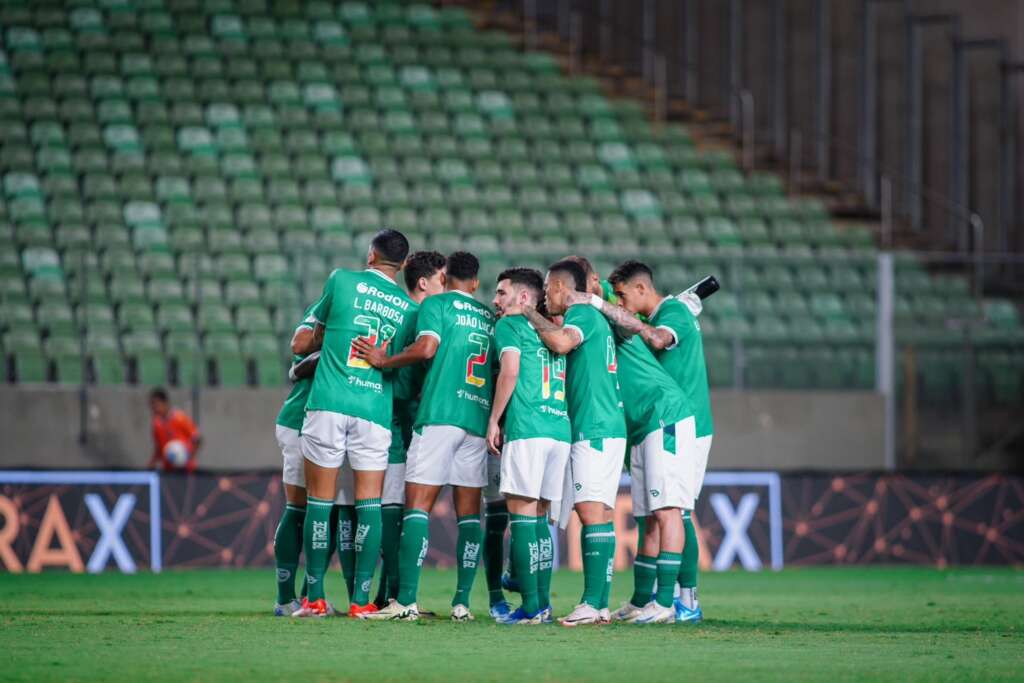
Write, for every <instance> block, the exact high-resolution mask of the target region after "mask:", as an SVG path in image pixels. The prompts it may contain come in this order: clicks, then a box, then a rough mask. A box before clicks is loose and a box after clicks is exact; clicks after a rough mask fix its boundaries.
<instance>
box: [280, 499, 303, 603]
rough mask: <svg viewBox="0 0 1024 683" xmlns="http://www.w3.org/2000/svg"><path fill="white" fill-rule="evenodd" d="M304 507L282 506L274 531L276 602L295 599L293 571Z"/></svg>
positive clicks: (299, 546) (297, 561)
mask: <svg viewBox="0 0 1024 683" xmlns="http://www.w3.org/2000/svg"><path fill="white" fill-rule="evenodd" d="M305 519H306V508H304V507H301V506H299V505H292V504H291V503H289V504H287V505H285V506H284V512H282V513H281V521H280V522H278V523H277V531H276V532H274V564H275V565H276V567H277V604H279V605H284V604H286V603H289V602H291V601H292V600H294V599H295V572H296V570H297V569H298V567H299V553H300V552H302V524H303V521H304V520H305Z"/></svg>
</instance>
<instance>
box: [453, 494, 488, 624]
mask: <svg viewBox="0 0 1024 683" xmlns="http://www.w3.org/2000/svg"><path fill="white" fill-rule="evenodd" d="M457 521H458V527H459V537H458V540H457V541H456V543H455V563H456V566H457V568H458V581H457V583H456V585H455V596H454V597H453V598H452V607H455V605H465V606H466V607H467V608H468V607H469V595H470V593H471V592H472V590H473V580H474V579H475V578H476V568H477V565H478V564H479V563H480V533H481V531H480V515H479V514H476V515H466V516H464V517H459V518H458V520H457Z"/></svg>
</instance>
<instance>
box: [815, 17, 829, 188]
mask: <svg viewBox="0 0 1024 683" xmlns="http://www.w3.org/2000/svg"><path fill="white" fill-rule="evenodd" d="M830 2H831V0H817V2H816V3H815V5H814V15H815V19H816V21H815V53H816V62H817V63H816V69H815V72H816V76H817V96H818V97H817V102H815V112H814V113H815V133H816V134H817V137H818V140H817V145H816V146H817V151H818V154H817V161H818V182H819V183H821V184H822V185H824V184H825V182H826V181H827V180H828V174H829V166H830V164H831V160H830V159H829V151H830V150H829V145H828V140H829V137H830V134H831V129H832V126H831V120H830V118H829V110H830V105H831V103H832V12H831V5H830Z"/></svg>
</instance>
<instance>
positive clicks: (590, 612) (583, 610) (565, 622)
mask: <svg viewBox="0 0 1024 683" xmlns="http://www.w3.org/2000/svg"><path fill="white" fill-rule="evenodd" d="M600 619H601V613H600V612H598V611H597V609H595V608H593V607H591V606H590V605H588V604H587V603H585V602H583V603H580V604H579V605H576V609H574V610H573V611H572V612H570V613H569V614H568V615H566V616H564V617H562V618H561V619H559V620H558V623H560V624H561V625H562V626H570V627H572V626H583V625H584V624H596V623H598V621H600Z"/></svg>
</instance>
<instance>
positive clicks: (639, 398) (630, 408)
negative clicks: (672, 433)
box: [617, 335, 693, 443]
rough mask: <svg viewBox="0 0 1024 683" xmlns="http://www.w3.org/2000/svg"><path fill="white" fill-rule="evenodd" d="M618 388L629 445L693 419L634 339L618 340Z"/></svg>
mask: <svg viewBox="0 0 1024 683" xmlns="http://www.w3.org/2000/svg"><path fill="white" fill-rule="evenodd" d="M617 341H618V344H617V348H618V361H619V384H620V386H621V388H622V395H623V396H626V397H628V399H627V400H625V401H623V407H624V409H625V413H626V427H627V428H628V429H629V439H630V441H631V442H632V443H638V442H639V441H642V440H643V438H644V437H645V436H647V435H648V434H650V433H651V432H652V431H654V430H655V429H658V428H659V427H663V426H664V425H666V424H674V423H676V422H679V421H680V420H683V419H685V418H687V417H690V416H691V415H693V408H692V406H691V405H690V401H689V399H688V398H687V397H686V394H685V393H683V390H682V389H681V388H680V387H679V385H678V384H676V381H675V380H674V379H672V377H671V376H670V375H669V374H668V373H667V372H666V371H665V369H664V368H663V367H661V364H660V363H658V360H657V359H656V358H655V357H654V354H653V353H651V350H650V349H649V348H647V344H645V343H644V341H643V339H641V338H640V337H639V336H637V335H632V336H630V337H626V338H624V337H621V336H620V337H618V338H617Z"/></svg>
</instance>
